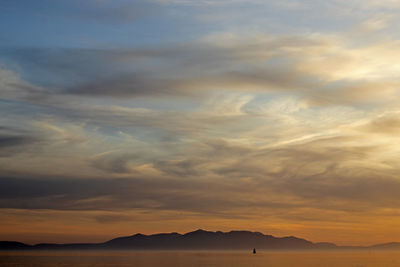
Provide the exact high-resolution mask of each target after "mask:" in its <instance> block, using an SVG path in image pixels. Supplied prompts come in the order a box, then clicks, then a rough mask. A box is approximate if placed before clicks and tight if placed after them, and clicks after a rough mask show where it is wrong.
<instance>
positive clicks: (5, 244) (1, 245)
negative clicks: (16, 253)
mask: <svg viewBox="0 0 400 267" xmlns="http://www.w3.org/2000/svg"><path fill="white" fill-rule="evenodd" d="M31 248H32V246H30V245H27V244H24V243H21V242H15V241H0V249H1V250H23V249H31Z"/></svg>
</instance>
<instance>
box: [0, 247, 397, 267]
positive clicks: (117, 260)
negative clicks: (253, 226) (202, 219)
mask: <svg viewBox="0 0 400 267" xmlns="http://www.w3.org/2000/svg"><path fill="white" fill-rule="evenodd" d="M0 266H1V267H9V266H13V267H16V266H24V267H36V266H37V267H49V266H57V267H78V266H82V267H83V266H85V267H103V266H104V267H105V266H107V267H120V266H135V267H142V266H143V267H181V266H182V267H200V266H201V267H203V266H221V267H258V266H260V267H261V266H263V267H278V266H279V267H290V266H293V267H317V266H318V267H330V266H335V267H336V266H340V267H350V266H351V267H362V266H363V267H378V266H382V267H392V266H393V267H394V266H396V267H398V266H400V251H399V252H367V251H364V252H354V251H353V252H266V251H265V252H262V251H260V252H258V253H257V254H256V255H252V254H251V251H248V252H247V251H246V252H207V251H204V252H127V251H118V252H98V251H91V252H87V251H86V252H0Z"/></svg>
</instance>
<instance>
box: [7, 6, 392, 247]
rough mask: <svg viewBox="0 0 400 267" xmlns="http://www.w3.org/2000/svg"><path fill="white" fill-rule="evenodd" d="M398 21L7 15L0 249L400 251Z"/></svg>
mask: <svg viewBox="0 0 400 267" xmlns="http://www.w3.org/2000/svg"><path fill="white" fill-rule="evenodd" d="M399 12H400V2H398V1H392V0H379V1H377V0H362V1H361V0H353V1H344V0H307V1H300V0H294V1H289V0H281V1H272V0H271V1H270V0H266V1H259V0H219V1H217V0H215V1H214V0H207V1H206V0H204V1H201V0H148V1H136V0H132V1H129V0H117V1H108V0H88V1H75V0H73V1H52V0H40V1H24V0H22V1H8V0H6V1H1V3H0V114H1V116H0V240H17V241H21V242H27V243H39V242H59V243H63V242H98V241H99V242H100V241H106V240H108V239H110V238H113V237H116V236H124V235H131V234H135V233H139V232H140V233H144V234H151V233H158V232H180V233H184V232H188V231H192V230H195V229H199V228H201V229H207V230H212V231H216V230H222V231H230V230H250V231H259V232H263V233H265V234H271V235H274V236H297V237H301V238H305V239H307V240H311V241H313V242H322V241H329V242H334V243H336V244H338V245H369V244H376V243H383V242H391V241H400V230H399V229H400V208H399V207H400V198H399V193H400V176H399V174H400V105H399V103H400V75H399V74H400V35H399V33H400V29H398V28H399V25H400V23H399V22H400V16H398V13H399ZM398 35H399V36H398Z"/></svg>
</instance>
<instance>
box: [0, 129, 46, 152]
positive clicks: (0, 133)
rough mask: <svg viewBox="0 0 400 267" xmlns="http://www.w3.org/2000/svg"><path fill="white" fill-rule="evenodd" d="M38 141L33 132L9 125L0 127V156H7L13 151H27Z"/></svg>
mask: <svg viewBox="0 0 400 267" xmlns="http://www.w3.org/2000/svg"><path fill="white" fill-rule="evenodd" d="M38 142H40V139H39V138H38V137H36V136H35V135H33V134H30V133H28V132H25V131H23V130H18V129H14V128H9V127H1V128H0V157H9V156H11V155H13V154H15V153H18V152H23V151H28V150H30V149H31V148H30V147H31V146H32V145H34V144H36V143H38Z"/></svg>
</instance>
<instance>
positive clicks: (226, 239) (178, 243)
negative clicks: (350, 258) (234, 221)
mask: <svg viewBox="0 0 400 267" xmlns="http://www.w3.org/2000/svg"><path fill="white" fill-rule="evenodd" d="M254 247H255V248H257V249H271V250H273V249H281V250H283V249H400V243H387V244H380V245H375V246H370V247H339V246H336V245H335V244H333V243H327V242H321V243H313V242H310V241H307V240H305V239H301V238H297V237H294V236H289V237H274V236H272V235H264V234H262V233H259V232H250V231H230V232H220V231H217V232H211V231H204V230H201V229H200V230H197V231H193V232H189V233H186V234H178V233H168V234H165V233H163V234H154V235H143V234H135V235H132V236H125V237H118V238H115V239H112V240H109V241H107V242H104V243H96V244H45V243H43V244H36V245H33V246H31V245H26V244H24V243H20V242H11V241H2V242H0V250H28V249H29V250H85V249H136V250H139V249H144V250H156V249H159V250H220V249H246V250H251V249H252V248H254Z"/></svg>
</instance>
